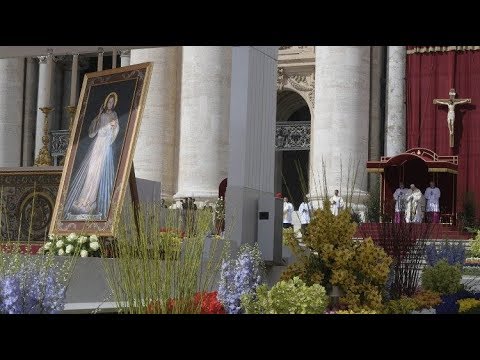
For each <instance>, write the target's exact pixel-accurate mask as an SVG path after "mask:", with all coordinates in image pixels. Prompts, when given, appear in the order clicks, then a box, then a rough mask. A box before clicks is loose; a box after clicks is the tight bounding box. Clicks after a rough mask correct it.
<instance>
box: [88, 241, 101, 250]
mask: <svg viewBox="0 0 480 360" xmlns="http://www.w3.org/2000/svg"><path fill="white" fill-rule="evenodd" d="M99 248H100V245H99V244H98V242H96V241H94V242H91V243H90V249H92V250H93V251H97V250H98V249H99Z"/></svg>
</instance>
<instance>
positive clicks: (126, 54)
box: [120, 49, 130, 57]
mask: <svg viewBox="0 0 480 360" xmlns="http://www.w3.org/2000/svg"><path fill="white" fill-rule="evenodd" d="M124 56H127V57H129V56H130V49H126V50H120V57H124Z"/></svg>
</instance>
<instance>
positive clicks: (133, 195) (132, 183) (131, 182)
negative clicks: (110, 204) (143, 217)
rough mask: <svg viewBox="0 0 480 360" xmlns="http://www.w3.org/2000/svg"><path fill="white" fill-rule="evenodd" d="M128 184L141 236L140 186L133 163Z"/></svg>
mask: <svg viewBox="0 0 480 360" xmlns="http://www.w3.org/2000/svg"><path fill="white" fill-rule="evenodd" d="M128 184H129V186H130V196H131V198H132V203H133V217H134V220H135V227H136V229H137V235H138V236H139V237H140V216H139V209H140V201H139V199H138V188H137V181H136V177H135V168H134V166H133V163H132V167H131V169H130V175H129V178H128Z"/></svg>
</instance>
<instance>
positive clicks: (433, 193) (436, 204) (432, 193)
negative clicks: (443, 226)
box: [425, 181, 441, 223]
mask: <svg viewBox="0 0 480 360" xmlns="http://www.w3.org/2000/svg"><path fill="white" fill-rule="evenodd" d="M440 195H441V194H440V189H439V188H438V187H436V186H435V182H434V181H430V187H428V188H427V190H425V200H426V201H427V209H426V213H427V221H428V222H432V223H439V222H440Z"/></svg>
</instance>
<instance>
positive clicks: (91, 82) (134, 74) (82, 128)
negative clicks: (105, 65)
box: [50, 63, 152, 236]
mask: <svg viewBox="0 0 480 360" xmlns="http://www.w3.org/2000/svg"><path fill="white" fill-rule="evenodd" d="M151 68H152V65H151V63H144V64H138V65H132V66H126V67H122V68H118V69H111V70H106V71H101V72H96V73H89V74H86V75H85V79H84V82H83V86H82V92H81V94H80V100H79V103H78V106H79V107H80V109H78V110H77V113H76V115H75V122H74V125H73V129H72V134H71V136H72V137H73V138H72V139H71V140H70V144H69V148H68V151H67V156H66V158H65V166H64V170H63V174H62V180H61V184H60V187H61V189H60V191H59V193H58V195H57V202H56V205H55V210H54V218H53V221H52V224H51V226H50V233H54V234H68V233H71V232H83V233H92V234H96V235H105V236H113V234H114V227H115V221H116V220H115V219H116V218H117V217H118V216H117V215H118V212H119V209H120V208H121V205H122V203H123V198H124V195H125V191H126V184H127V183H128V182H129V176H130V169H131V167H132V158H133V152H134V148H135V141H136V137H137V135H138V130H139V125H140V118H141V114H142V111H143V107H144V103H145V98H146V89H147V87H148V82H149V79H150V74H151Z"/></svg>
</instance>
